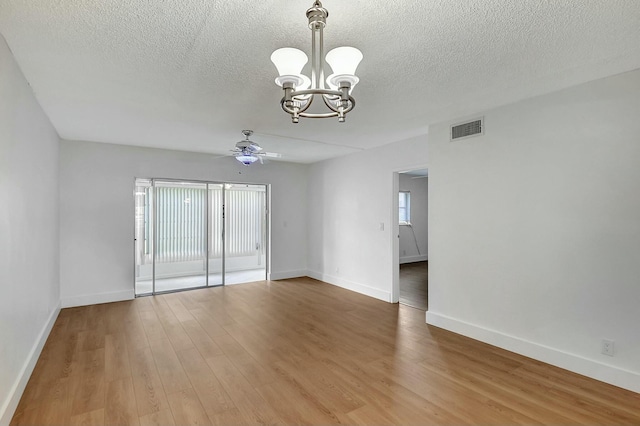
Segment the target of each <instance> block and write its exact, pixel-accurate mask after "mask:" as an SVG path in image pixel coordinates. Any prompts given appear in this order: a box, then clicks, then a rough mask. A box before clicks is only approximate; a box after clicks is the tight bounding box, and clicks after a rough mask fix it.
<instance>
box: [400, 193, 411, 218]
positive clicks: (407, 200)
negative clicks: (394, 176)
mask: <svg viewBox="0 0 640 426" xmlns="http://www.w3.org/2000/svg"><path fill="white" fill-rule="evenodd" d="M399 195H400V197H399V199H398V217H399V218H400V225H411V193H410V192H409V191H400V194H399Z"/></svg>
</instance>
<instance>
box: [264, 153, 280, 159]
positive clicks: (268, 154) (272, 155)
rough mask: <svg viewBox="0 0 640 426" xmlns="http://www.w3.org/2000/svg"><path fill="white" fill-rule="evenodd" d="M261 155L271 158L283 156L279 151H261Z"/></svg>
mask: <svg viewBox="0 0 640 426" xmlns="http://www.w3.org/2000/svg"><path fill="white" fill-rule="evenodd" d="M258 154H259V155H262V156H265V157H271V158H281V157H282V154H278V153H277V152H260V153H258Z"/></svg>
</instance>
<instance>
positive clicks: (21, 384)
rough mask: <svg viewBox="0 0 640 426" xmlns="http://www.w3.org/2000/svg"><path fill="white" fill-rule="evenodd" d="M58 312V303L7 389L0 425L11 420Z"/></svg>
mask: <svg viewBox="0 0 640 426" xmlns="http://www.w3.org/2000/svg"><path fill="white" fill-rule="evenodd" d="M59 313H60V303H58V305H57V306H56V307H55V308H54V309H53V311H51V314H50V315H49V318H48V319H47V322H46V323H45V324H44V327H42V331H40V334H39V335H38V338H37V339H36V341H35V343H34V344H33V347H32V348H31V351H29V355H27V359H26V360H25V362H24V364H23V366H22V369H21V370H20V373H19V374H18V378H17V379H16V381H15V383H14V384H13V386H12V387H11V390H10V391H9V395H8V397H7V399H6V400H5V401H4V404H2V407H0V425H2V426H7V425H9V422H11V418H12V417H13V414H14V413H15V411H16V408H18V403H19V402H20V398H21V397H22V393H23V392H24V389H25V388H26V387H27V383H28V382H29V378H30V377H31V373H33V369H34V368H35V366H36V363H37V362H38V358H40V353H41V352H42V348H43V347H44V344H45V343H46V342H47V338H48V337H49V333H51V329H52V328H53V324H55V322H56V319H57V318H58V314H59Z"/></svg>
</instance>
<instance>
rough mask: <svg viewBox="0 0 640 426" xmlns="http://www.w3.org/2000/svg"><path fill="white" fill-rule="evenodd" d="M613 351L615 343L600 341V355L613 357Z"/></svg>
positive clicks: (605, 340)
mask: <svg viewBox="0 0 640 426" xmlns="http://www.w3.org/2000/svg"><path fill="white" fill-rule="evenodd" d="M614 349H615V342H614V341H613V340H609V339H602V353H603V354H605V355H609V356H613V354H614Z"/></svg>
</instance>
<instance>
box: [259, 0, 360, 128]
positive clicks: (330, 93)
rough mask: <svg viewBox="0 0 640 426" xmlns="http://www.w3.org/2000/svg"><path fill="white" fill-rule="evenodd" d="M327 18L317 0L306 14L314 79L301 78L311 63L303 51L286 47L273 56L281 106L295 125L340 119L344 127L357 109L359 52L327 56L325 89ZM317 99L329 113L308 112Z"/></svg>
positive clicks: (350, 50) (338, 49) (335, 51)
mask: <svg viewBox="0 0 640 426" xmlns="http://www.w3.org/2000/svg"><path fill="white" fill-rule="evenodd" d="M328 16H329V12H328V11H327V9H325V8H323V7H322V3H321V2H320V0H316V1H315V2H314V3H313V5H312V6H311V8H309V9H308V10H307V18H309V29H311V78H309V77H307V76H305V75H304V74H302V68H304V66H305V65H306V63H307V62H308V60H309V59H308V57H307V55H306V54H305V53H304V52H303V51H301V50H299V49H295V48H292V47H283V48H280V49H277V50H276V51H274V52H273V53H272V54H271V61H272V62H273V63H274V65H275V66H276V68H277V69H278V73H279V76H278V77H277V78H276V84H277V85H278V86H280V87H282V89H283V90H284V96H283V97H282V100H281V101H280V105H281V106H282V109H283V110H284V111H285V112H286V113H288V114H290V115H291V121H292V122H293V123H298V122H299V120H300V117H305V118H329V117H338V121H339V122H340V123H343V122H344V121H345V116H346V114H347V113H348V112H349V111H351V110H352V109H353V108H354V107H355V105H356V101H355V99H354V98H353V96H351V91H352V89H353V87H354V86H355V85H356V84H357V83H358V81H360V80H359V79H358V77H356V75H355V72H356V69H357V68H358V65H359V64H360V61H362V58H363V55H362V52H360V50H358V49H356V48H355V47H349V46H343V47H336V48H335V49H333V50H331V51H330V52H329V53H328V54H327V56H326V62H327V63H328V64H329V65H330V66H331V69H332V70H333V74H332V75H331V76H330V79H327V81H326V86H325V79H324V68H325V58H323V54H324V38H323V30H324V27H325V26H326V23H327V17H328ZM327 86H328V87H327ZM316 97H320V98H322V100H323V102H324V104H325V105H326V107H327V108H328V110H329V111H328V112H308V111H307V109H308V108H309V107H310V106H311V103H312V102H313V100H314V99H315V98H316Z"/></svg>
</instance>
